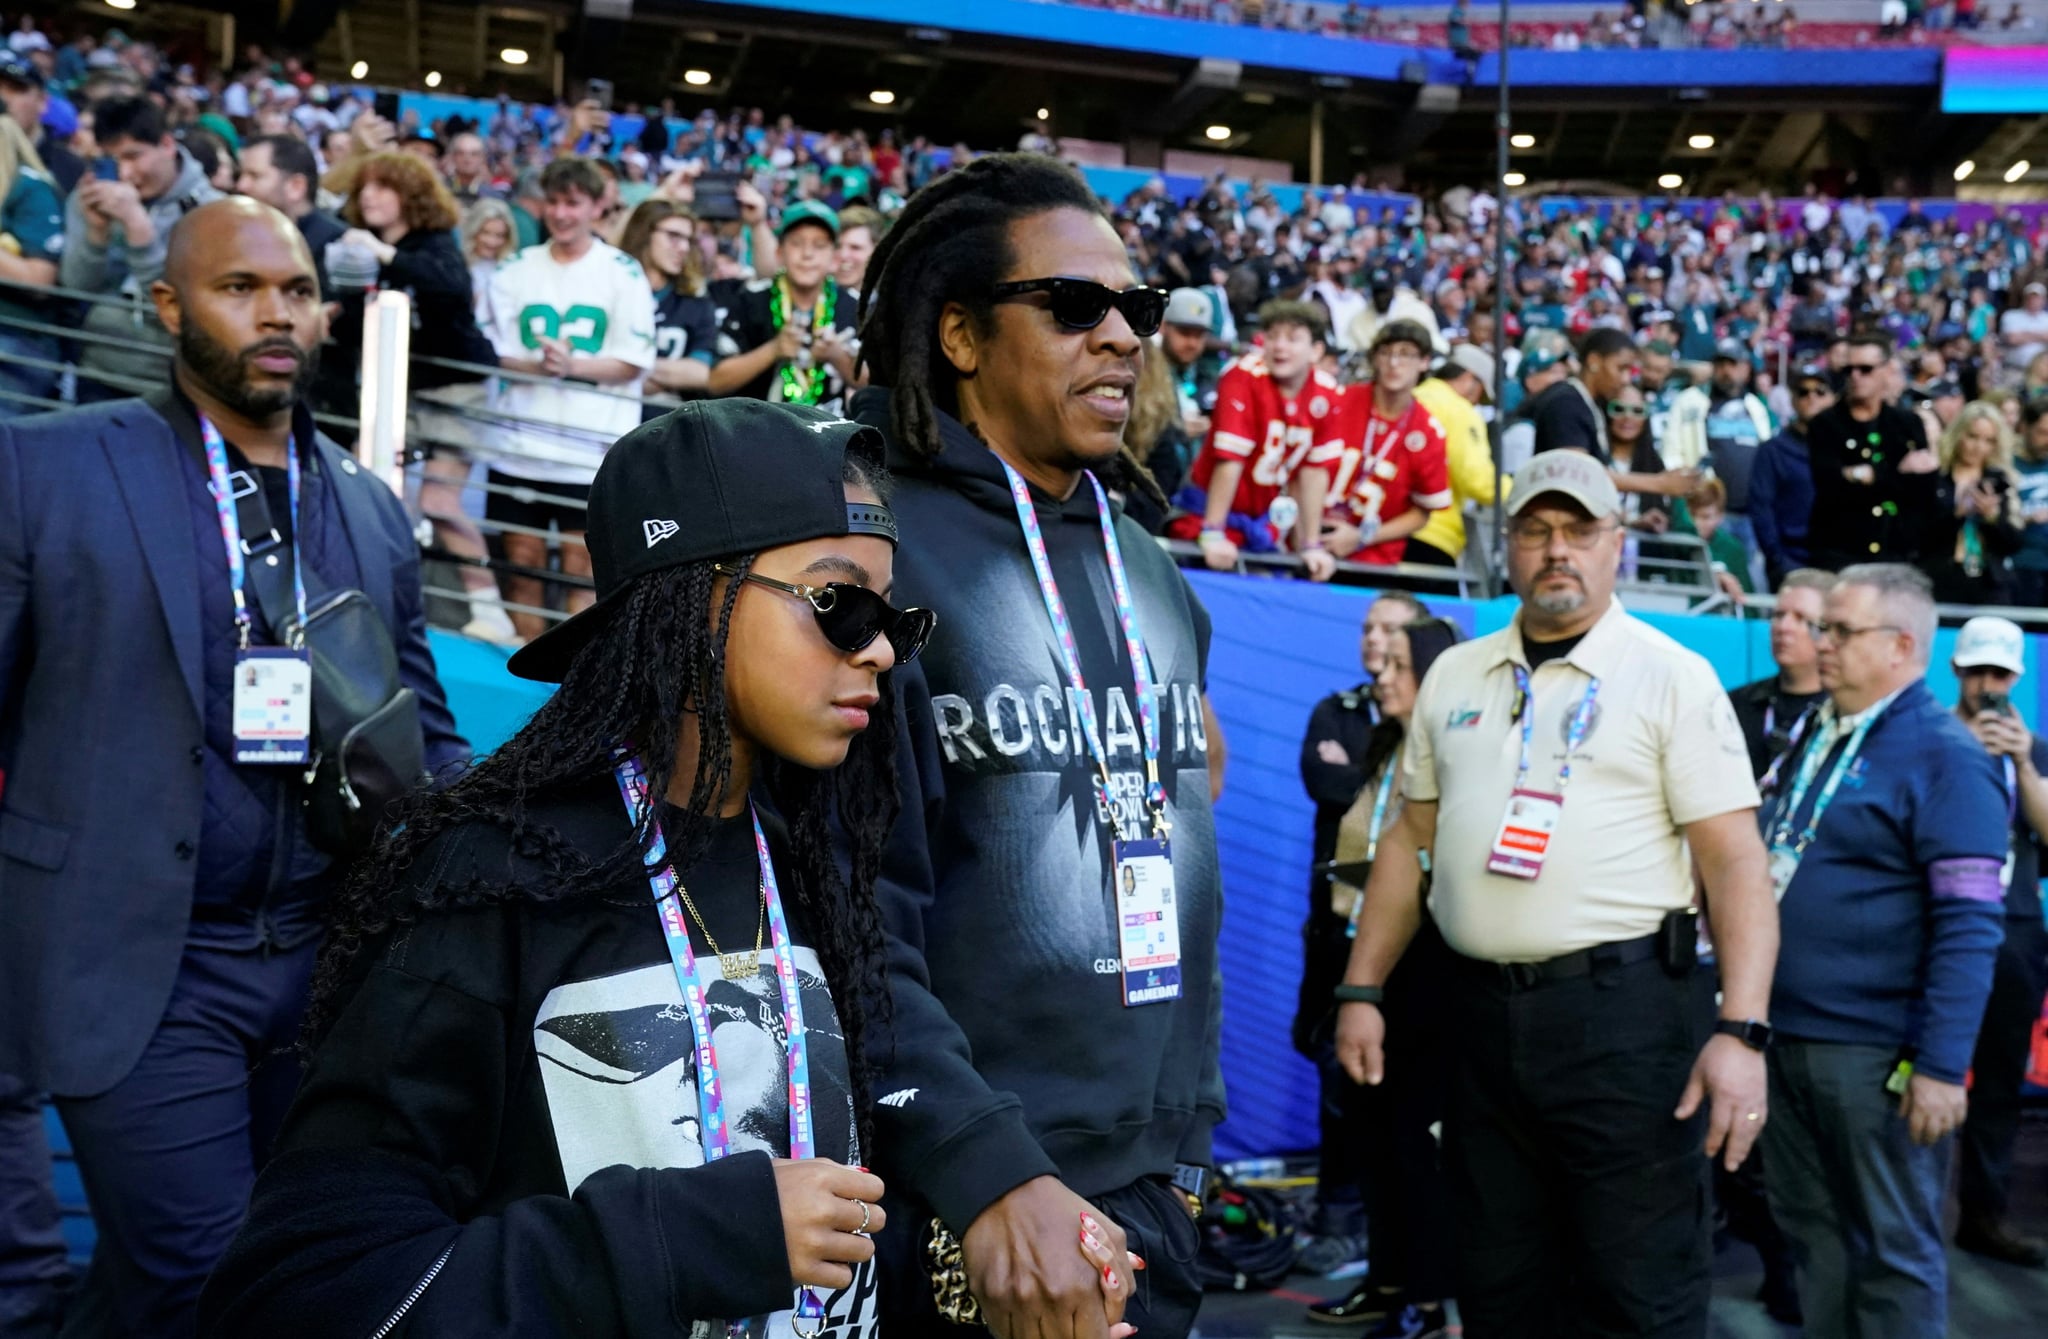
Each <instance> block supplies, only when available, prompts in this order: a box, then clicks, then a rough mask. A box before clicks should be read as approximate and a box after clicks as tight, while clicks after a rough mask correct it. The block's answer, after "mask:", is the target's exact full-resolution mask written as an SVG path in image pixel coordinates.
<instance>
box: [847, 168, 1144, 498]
mask: <svg viewBox="0 0 2048 1339" xmlns="http://www.w3.org/2000/svg"><path fill="white" fill-rule="evenodd" d="M1055 209H1078V210H1081V211H1083V212H1084V213H1089V214H1096V215H1100V214H1101V213H1102V205H1101V202H1100V201H1098V200H1097V199H1096V198H1095V193H1094V192H1093V191H1091V190H1090V189H1089V188H1088V183H1087V181H1086V180H1084V179H1083V178H1082V176H1081V174H1080V173H1079V172H1077V171H1075V170H1074V169H1073V168H1071V167H1069V166H1067V165H1066V164H1065V163H1063V162H1061V161H1060V160H1059V159H1057V158H1051V157H1048V156H1046V155H1044V154H1038V153H997V154H990V155H988V156H987V157H985V158H977V159H975V160H974V161H973V162H971V163H969V164H968V165H967V166H966V167H963V168H957V169H955V170H953V171H951V172H948V173H946V174H945V175H944V176H942V177H939V178H937V179H936V180H934V181H933V182H932V183H931V184H930V185H929V186H926V187H925V188H924V189H923V190H921V191H919V192H918V193H917V194H915V195H913V196H911V197H910V202H909V203H908V204H907V205H906V206H904V209H903V213H902V214H901V215H900V216H899V217H898V218H897V220H896V225H895V226H894V227H893V228H891V229H890V230H889V234H888V236H886V237H884V238H883V239H882V241H881V243H880V244H879V245H877V246H876V247H875V253H874V255H873V256H871V257H870V258H869V259H868V269H867V282H866V284H865V285H864V286H863V287H862V290H861V299H860V346H861V352H860V359H861V362H862V363H863V364H865V365H866V366H867V367H868V369H869V370H870V372H871V373H872V374H873V380H874V382H875V383H876V384H877V385H881V386H887V387H889V388H890V391H889V417H890V422H891V425H892V432H893V435H894V437H895V438H896V440H897V441H898V442H899V443H900V444H901V445H902V446H903V447H904V448H905V449H906V450H908V451H909V452H910V453H911V454H912V455H914V456H919V457H924V458H927V459H929V458H930V457H933V456H936V455H938V453H939V446H940V442H939V413H940V412H941V411H943V412H945V413H947V414H951V415H953V416H955V417H958V416H959V408H960V406H959V398H958V395H957V390H958V384H959V380H960V377H959V374H958V373H957V372H956V371H955V370H954V368H953V364H952V363H951V362H950V361H948V360H947V358H946V355H945V352H944V351H943V350H942V349H940V348H939V316H940V314H941V313H942V312H944V311H945V309H946V306H947V304H948V303H958V304H959V305H960V306H962V307H965V308H966V309H967V311H968V312H969V314H970V315H971V317H972V319H973V321H974V326H975V330H976V331H977V332H978V333H980V334H982V335H986V334H987V333H988V332H989V331H990V330H991V329H992V328H993V326H994V319H995V303H994V302H993V301H992V300H991V299H990V297H989V288H990V286H991V285H992V284H994V283H996V282H997V281H998V280H999V279H1000V278H1001V277H1002V276H1003V275H1005V274H1007V273H1009V270H1010V267H1011V266H1012V265H1013V264H1014V263H1015V260H1016V254H1015V252H1014V250H1013V249H1012V247H1011V244H1010V228H1011V226H1012V225H1014V224H1016V223H1018V222H1020V221H1022V220H1024V219H1027V218H1031V217H1033V216H1035V215H1038V214H1045V213H1049V212H1051V211H1052V210H1055ZM1147 355H1148V356H1150V355H1151V350H1150V349H1149V348H1148V349H1147ZM967 426H968V427H969V428H970V429H972V428H973V426H974V425H973V424H971V423H970V424H968V425H967ZM1100 473H1101V474H1102V475H1103V482H1104V483H1105V484H1107V485H1109V486H1110V487H1113V488H1118V489H1121V490H1123V491H1125V492H1142V493H1144V494H1146V495H1148V496H1150V497H1151V498H1153V499H1154V500H1155V501H1156V502H1157V503H1158V505H1159V506H1160V507H1162V508H1164V507H1165V506H1166V505H1167V501H1166V495H1165V494H1164V493H1163V492H1162V491H1161V490H1160V487H1159V484H1158V481H1157V480H1155V479H1154V478H1153V477H1152V472H1151V470H1149V469H1147V468H1146V467H1145V463H1144V461H1143V460H1141V459H1140V458H1139V457H1138V456H1137V455H1136V454H1135V453H1134V452H1133V451H1132V450H1131V447H1130V445H1129V444H1128V443H1126V444H1125V446H1124V448H1123V450H1122V451H1121V452H1119V453H1118V456H1117V458H1116V460H1115V461H1114V462H1112V463H1110V464H1109V465H1108V466H1106V467H1104V468H1103V469H1102V470H1101V471H1100Z"/></svg>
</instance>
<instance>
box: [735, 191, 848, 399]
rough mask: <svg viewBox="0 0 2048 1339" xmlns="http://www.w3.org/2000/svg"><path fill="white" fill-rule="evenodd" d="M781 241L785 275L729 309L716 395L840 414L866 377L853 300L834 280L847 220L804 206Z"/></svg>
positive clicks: (793, 211)
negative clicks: (860, 369)
mask: <svg viewBox="0 0 2048 1339" xmlns="http://www.w3.org/2000/svg"><path fill="white" fill-rule="evenodd" d="M776 238H777V244H778V246H779V247H780V248H781V253H782V269H781V271H779V272H778V273H777V274H776V275H775V277H774V278H772V279H766V280H762V281H760V282H758V283H752V284H749V285H747V287H746V288H745V289H743V290H742V291H741V292H740V294H739V296H738V298H737V299H736V300H735V301H734V302H733V304H732V306H731V308H730V309H728V310H727V312H726V314H725V324H724V327H723V328H722V329H721V330H720V331H719V338H718V351H719V362H718V363H717V365H715V366H714V367H713V368H712V369H711V383H710V391H711V393H712V394H713V395H750V396H752V397H753V398H755V399H756V400H775V401H779V402H781V403H784V404H815V405H823V406H825V407H826V408H828V409H833V410H837V409H838V408H839V406H840V397H841V395H842V394H843V392H844V389H845V387H847V386H849V385H852V384H853V383H854V382H855V381H856V380H857V379H858V378H857V377H856V376H855V374H854V359H855V358H856V357H857V356H858V354H859V352H860V345H859V344H858V343H857V342H856V341H855V340H854V338H853V327H854V313H855V304H854V299H853V295H852V294H851V293H848V292H847V291H846V290H845V289H843V288H841V287H840V286H839V281H838V280H837V279H835V278H833V275H832V272H833V268H834V267H835V266H836V265H837V264H838V257H839V252H838V246H839V215H838V214H837V213H835V212H834V211H833V210H832V208H831V207H830V206H829V205H824V204H820V203H818V202H817V201H815V200H799V201H796V202H795V203H794V204H791V205H790V206H789V207H788V208H787V209H785V210H783V211H782V225H781V228H780V230H779V231H778V232H777V234H776Z"/></svg>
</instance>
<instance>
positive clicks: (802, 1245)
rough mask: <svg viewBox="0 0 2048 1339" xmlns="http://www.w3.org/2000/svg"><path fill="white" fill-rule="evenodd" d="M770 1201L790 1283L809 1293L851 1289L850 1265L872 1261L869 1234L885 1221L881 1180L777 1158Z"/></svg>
mask: <svg viewBox="0 0 2048 1339" xmlns="http://www.w3.org/2000/svg"><path fill="white" fill-rule="evenodd" d="M775 1196H776V1199H778V1200H779V1201H780V1202H781V1204H782V1239H783V1244H784V1245H785V1246H786V1247H787V1248H788V1250H789V1276H790V1278H791V1279H793V1280H794V1281H796V1282H797V1283H799V1284H804V1285H807V1286H809V1287H813V1288H845V1287H849V1286H851V1285H852V1283H853V1269H852V1266H854V1265H857V1264H860V1263H862V1262H863V1261H866V1260H872V1259H874V1256H875V1243H874V1241H873V1239H872V1237H871V1235H870V1234H872V1233H876V1232H880V1231H881V1230H882V1226H883V1224H884V1223H885V1222H886V1221H887V1219H886V1216H885V1215H884V1214H883V1213H882V1205H881V1199H882V1178H881V1177H879V1176H876V1175H874V1174H873V1173H871V1172H868V1171H865V1170H863V1169H861V1168H859V1167H848V1166H845V1165H844V1164H841V1163H837V1162H830V1161H827V1160H826V1159H824V1158H805V1159H803V1160H802V1161H800V1162H792V1161H790V1160H789V1159H787V1158H777V1159H776V1160H775Z"/></svg>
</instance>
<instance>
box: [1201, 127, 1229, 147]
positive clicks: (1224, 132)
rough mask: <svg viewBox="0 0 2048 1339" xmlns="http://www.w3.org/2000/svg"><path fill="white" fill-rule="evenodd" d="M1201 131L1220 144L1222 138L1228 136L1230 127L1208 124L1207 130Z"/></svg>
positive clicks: (1225, 138)
mask: <svg viewBox="0 0 2048 1339" xmlns="http://www.w3.org/2000/svg"><path fill="white" fill-rule="evenodd" d="M1202 133H1203V134H1204V135H1206V136H1208V137H1209V138H1210V139H1212V140H1215V141H1216V142H1217V143H1218V144H1221V143H1222V142H1223V141H1224V140H1227V139H1229V138H1230V127H1229V126H1210V127H1209V128H1208V129H1207V130H1205V131H1203V132H1202Z"/></svg>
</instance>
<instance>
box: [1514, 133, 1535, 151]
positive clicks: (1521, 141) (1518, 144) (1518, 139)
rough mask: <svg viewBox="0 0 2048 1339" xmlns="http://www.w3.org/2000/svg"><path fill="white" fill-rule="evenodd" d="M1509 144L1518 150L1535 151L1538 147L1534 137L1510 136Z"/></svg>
mask: <svg viewBox="0 0 2048 1339" xmlns="http://www.w3.org/2000/svg"><path fill="white" fill-rule="evenodd" d="M1508 143H1509V145H1511V146H1512V147H1514V148H1517V149H1533V148H1535V147H1536V137H1535V136H1534V135H1510V136H1508Z"/></svg>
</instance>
